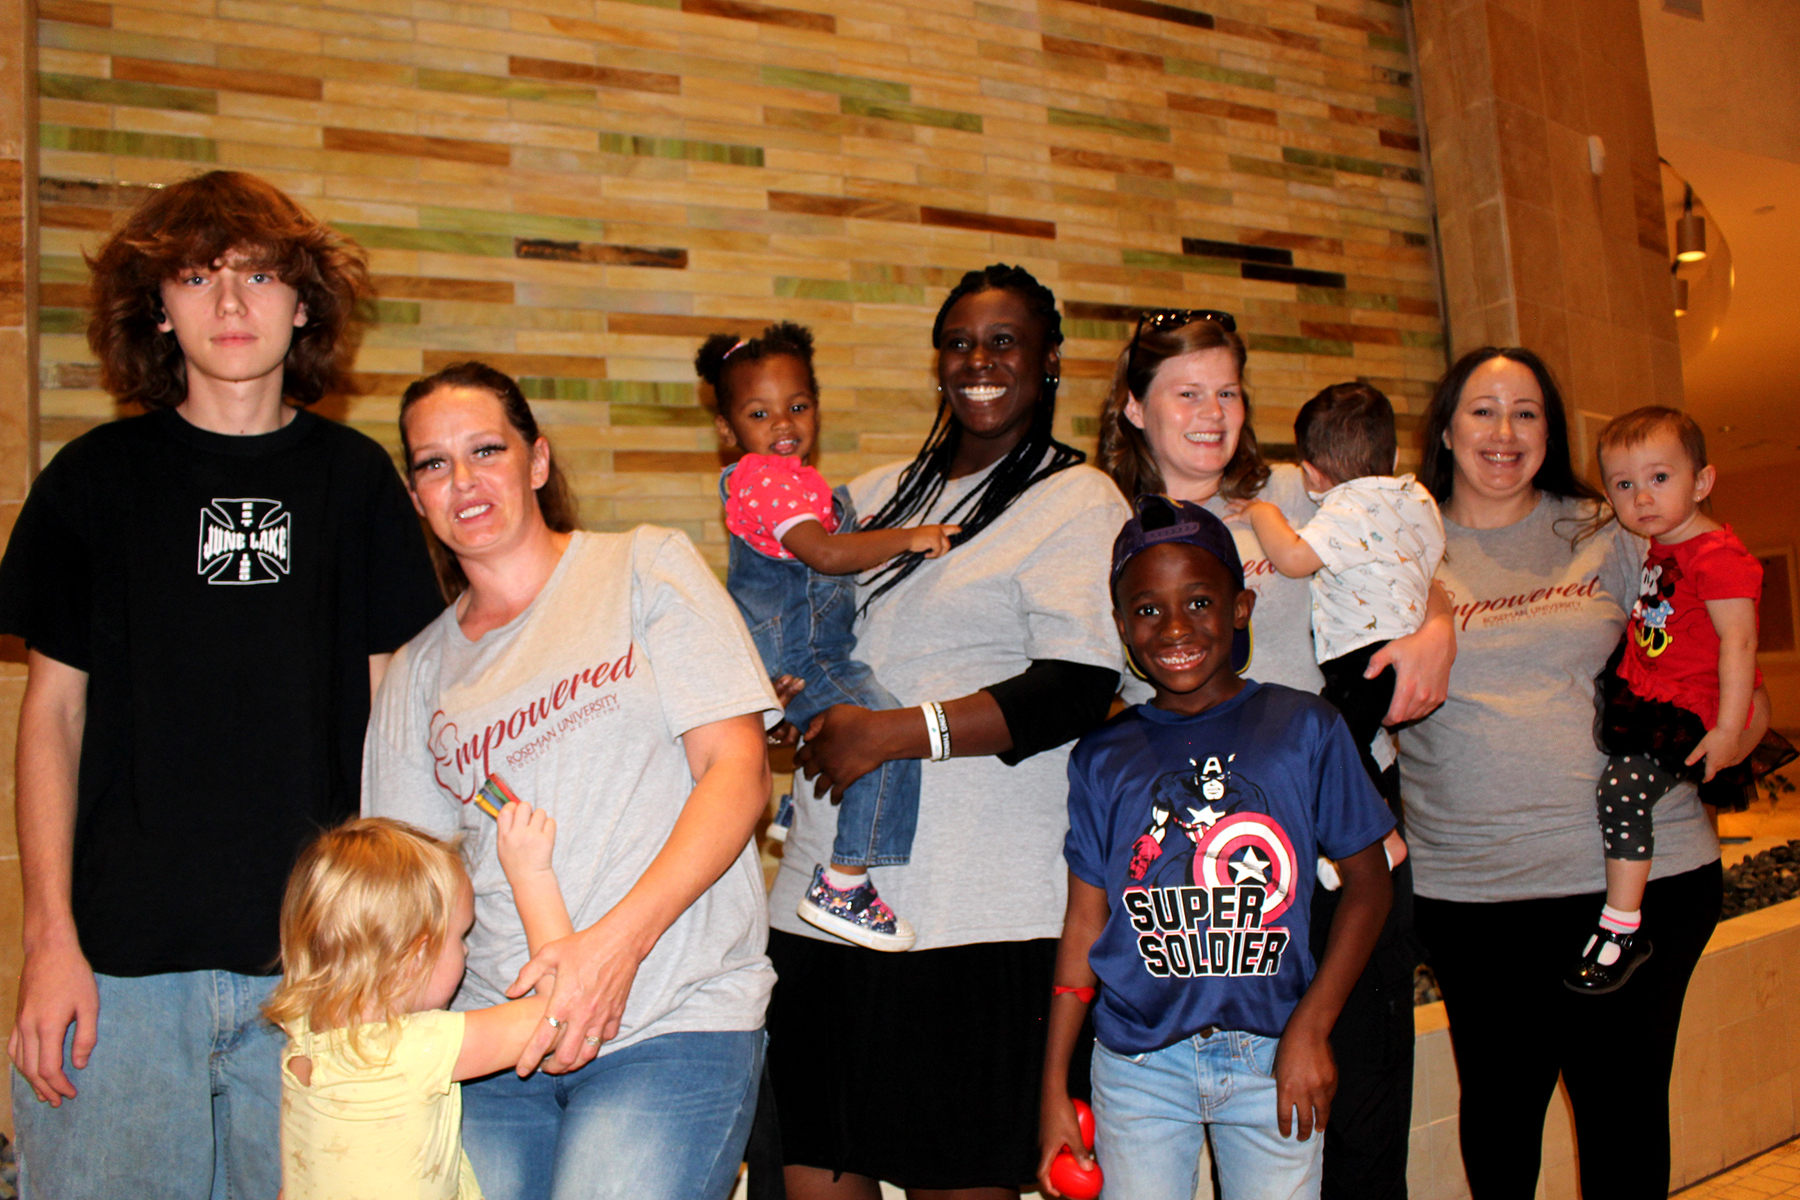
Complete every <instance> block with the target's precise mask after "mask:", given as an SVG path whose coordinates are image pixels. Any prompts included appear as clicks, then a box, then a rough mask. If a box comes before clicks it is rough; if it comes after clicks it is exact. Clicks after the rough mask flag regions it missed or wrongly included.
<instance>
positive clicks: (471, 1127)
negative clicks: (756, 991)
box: [462, 1029, 768, 1200]
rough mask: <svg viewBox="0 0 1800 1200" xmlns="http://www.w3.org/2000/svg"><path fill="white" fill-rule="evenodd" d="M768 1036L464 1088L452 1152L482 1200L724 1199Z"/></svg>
mask: <svg viewBox="0 0 1800 1200" xmlns="http://www.w3.org/2000/svg"><path fill="white" fill-rule="evenodd" d="M767 1041H768V1035H767V1034H765V1033H764V1032H763V1031H762V1030H760V1029H758V1030H755V1031H753V1032H749V1033H665V1034H663V1035H662V1036H661V1037H653V1038H647V1039H646V1040H644V1041H641V1042H638V1043H637V1044H636V1045H633V1046H627V1047H626V1048H625V1049H623V1050H619V1051H615V1052H614V1053H612V1054H606V1055H602V1056H601V1057H599V1058H596V1059H595V1060H594V1061H593V1062H591V1063H589V1064H588V1065H587V1066H585V1067H583V1068H581V1070H579V1071H576V1072H574V1073H573V1074H570V1075H547V1074H545V1073H544V1072H542V1071H539V1072H538V1073H537V1074H535V1075H533V1076H532V1077H531V1078H529V1079H520V1078H519V1077H518V1076H517V1075H515V1074H513V1073H512V1072H511V1071H502V1072H500V1073H499V1074H497V1075H490V1076H488V1077H487V1078H485V1079H481V1080H477V1081H475V1082H472V1083H465V1084H464V1085H463V1092H462V1096H463V1149H464V1150H466V1151H467V1152H468V1155H469V1162H470V1164H471V1165H472V1166H474V1168H475V1178H476V1179H477V1180H478V1181H479V1182H480V1183H481V1191H482V1194H483V1195H485V1196H486V1197H487V1200H615V1198H616V1200H625V1198H626V1197H629V1198H630V1200H725V1197H726V1196H728V1195H730V1193H731V1188H732V1185H733V1184H734V1183H735V1182H736V1181H737V1173H738V1165H739V1164H740V1163H742V1162H743V1161H744V1143H745V1142H746V1141H748V1140H749V1137H750V1118H751V1117H752V1116H753V1115H754V1114H755V1112H756V1085H757V1081H758V1080H759V1079H761V1077H762V1061H763V1047H764V1046H765V1045H766V1044H767Z"/></svg>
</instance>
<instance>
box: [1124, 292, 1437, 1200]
mask: <svg viewBox="0 0 1800 1200" xmlns="http://www.w3.org/2000/svg"><path fill="white" fill-rule="evenodd" d="M1246 358H1247V351H1246V349H1245V346H1244V341H1243V339H1242V337H1240V336H1239V334H1238V332H1237V321H1236V319H1235V318H1234V317H1233V316H1232V315H1231V314H1230V313H1225V312H1218V311H1216V310H1210V309H1204V310H1187V309H1160V310H1157V309H1153V310H1149V311H1147V312H1145V313H1144V314H1143V316H1142V317H1141V318H1140V319H1139V322H1138V326H1137V330H1136V332H1135V333H1134V334H1133V336H1132V339H1131V342H1130V343H1129V344H1128V345H1127V346H1126V348H1125V350H1124V352H1123V353H1121V354H1120V356H1119V362H1118V366H1117V368H1116V369H1115V371H1114V373H1113V386H1112V391H1111V394H1110V395H1109V396H1108V397H1107V400H1106V404H1105V406H1104V407H1103V409H1102V410H1101V418H1100V465H1101V466H1102V467H1103V468H1104V469H1105V470H1106V471H1107V472H1108V473H1109V474H1111V475H1112V477H1113V481H1114V482H1116V483H1117V484H1118V485H1119V488H1120V490H1121V491H1123V492H1124V493H1125V494H1126V495H1127V496H1131V497H1135V496H1141V495H1149V494H1153V493H1162V494H1165V495H1168V496H1170V497H1173V498H1175V499H1177V500H1189V501H1192V502H1194V503H1197V504H1200V505H1202V506H1203V507H1205V508H1206V509H1207V510H1208V511H1209V512H1211V513H1213V514H1214V515H1215V516H1218V517H1220V518H1221V519H1223V520H1224V521H1225V523H1226V526H1227V527H1228V528H1229V529H1230V530H1231V531H1232V535H1233V536H1234V538H1235V539H1236V541H1237V544H1238V553H1239V555H1240V557H1241V558H1242V560H1243V564H1244V576H1245V583H1246V585H1247V586H1248V587H1249V588H1250V589H1251V590H1252V591H1254V592H1255V593H1256V596H1257V600H1256V612H1255V616H1254V618H1253V621H1252V625H1251V637H1252V650H1251V660H1250V664H1249V666H1248V668H1247V669H1246V674H1248V675H1250V676H1252V677H1253V678H1255V679H1257V680H1259V681H1261V682H1264V683H1280V684H1286V685H1287V686H1289V687H1295V688H1301V689H1303V690H1305V691H1309V692H1317V691H1319V690H1320V689H1321V688H1322V687H1323V685H1324V679H1323V677H1322V676H1321V675H1320V673H1319V667H1318V662H1317V658H1316V655H1315V653H1314V649H1313V637H1312V598H1311V584H1310V582H1309V581H1308V580H1307V579H1305V578H1298V579H1291V578H1288V577H1287V576H1285V575H1283V574H1282V573H1281V572H1280V571H1278V570H1276V569H1275V567H1274V566H1273V564H1271V563H1270V561H1269V556H1268V555H1267V554H1266V553H1265V552H1264V550H1263V548H1262V546H1261V545H1260V544H1259V543H1258V541H1257V538H1256V532H1255V530H1254V529H1253V528H1252V527H1251V525H1250V522H1249V520H1248V519H1247V518H1246V517H1245V516H1243V515H1241V513H1240V512H1239V511H1238V509H1239V507H1240V506H1241V504H1242V502H1244V501H1248V500H1252V499H1256V500H1264V501H1267V502H1269V503H1271V504H1273V505H1274V506H1275V507H1276V508H1278V509H1280V510H1281V513H1282V515H1283V516H1284V517H1286V518H1287V522H1288V524H1289V525H1290V526H1291V527H1293V528H1295V529H1298V528H1300V527H1301V526H1302V525H1304V524H1305V523H1306V522H1307V521H1308V520H1310V519H1311V518H1312V516H1313V514H1314V513H1315V512H1316V511H1317V509H1318V505H1317V504H1315V503H1314V502H1313V500H1312V499H1311V497H1310V496H1308V494H1307V490H1306V483H1305V480H1304V479H1303V477H1302V474H1301V470H1300V468H1299V466H1297V465H1294V464H1288V463H1274V464H1271V463H1269V462H1267V461H1265V460H1264V458H1263V456H1262V453H1261V451H1260V449H1259V448H1258V445H1257V440H1256V431H1255V428H1254V427H1253V424H1252V414H1251V405H1250V398H1249V395H1248V393H1247V392H1246V390H1245V387H1244V366H1245V362H1246ZM1455 657H1456V635H1455V632H1454V630H1453V629H1452V625H1451V612H1450V603H1449V600H1448V598H1447V597H1446V596H1445V595H1444V593H1443V591H1442V589H1441V588H1438V587H1436V586H1435V585H1434V586H1433V588H1432V591H1431V595H1430V600H1429V606H1428V610H1427V616H1426V619H1425V622H1424V625H1423V626H1422V627H1421V628H1420V629H1419V631H1418V632H1417V633H1414V634H1412V635H1410V636H1407V637H1399V638H1395V639H1393V640H1392V641H1390V642H1389V643H1388V644H1387V646H1386V647H1385V648H1383V649H1382V650H1381V651H1380V652H1378V653H1377V654H1375V655H1374V656H1372V657H1371V659H1370V665H1369V673H1370V674H1371V675H1378V674H1380V673H1381V672H1382V671H1384V670H1389V669H1391V670H1392V671H1393V672H1394V675H1395V680H1394V699H1393V703H1392V705H1391V706H1390V707H1389V709H1388V711H1387V714H1386V723H1387V724H1389V725H1394V724H1399V723H1402V722H1406V721H1413V720H1417V719H1419V718H1421V717H1423V716H1425V715H1426V714H1428V713H1429V712H1431V711H1432V710H1433V709H1435V708H1436V707H1437V706H1438V705H1439V704H1441V703H1443V700H1444V695H1445V691H1446V689H1447V686H1448V683H1449V677H1450V665H1451V663H1452V662H1453V661H1454V659H1455ZM1147 694H1148V693H1147V689H1145V688H1144V687H1143V685H1141V684H1138V683H1137V682H1136V681H1135V680H1133V681H1128V683H1127V687H1126V699H1128V700H1134V699H1142V698H1143V697H1144V696H1145V695H1147ZM1336 899H1337V898H1336V895H1335V894H1334V893H1332V892H1329V891H1326V890H1325V889H1323V888H1320V889H1316V890H1315V893H1314V911H1313V916H1312V928H1314V929H1319V930H1324V929H1329V928H1330V926H1331V919H1330V918H1331V915H1332V911H1333V909H1334V908H1335V905H1336ZM1410 926H1411V877H1410V871H1409V868H1408V865H1407V864H1406V863H1404V862H1403V863H1401V864H1400V865H1399V867H1398V868H1397V869H1396V871H1395V873H1394V904H1393V910H1392V912H1391V913H1390V915H1389V918H1388V923H1387V927H1386V928H1385V929H1384V930H1383V933H1382V940H1381V942H1380V944H1378V945H1377V947H1376V949H1375V954H1374V956H1373V957H1372V958H1371V959H1370V963H1369V967H1368V969H1367V970H1365V971H1364V972H1363V976H1362V978H1361V979H1360V980H1359V981H1358V983H1357V986H1356V990H1355V992H1353V993H1352V995H1351V997H1350V1000H1349V1002H1348V1003H1347V1004H1346V1005H1345V1006H1344V1011H1343V1013H1342V1015H1341V1016H1340V1017H1339V1019H1338V1023H1337V1028H1336V1031H1335V1032H1334V1033H1333V1035H1332V1049H1333V1051H1334V1053H1335V1054H1336V1056H1337V1060H1338V1076H1339V1077H1338V1088H1337V1096H1336V1099H1335V1100H1334V1102H1333V1107H1332V1110H1331V1120H1330V1122H1329V1124H1328V1125H1327V1126H1326V1133H1325V1137H1326V1143H1325V1184H1324V1192H1323V1195H1324V1196H1325V1197H1327V1198H1328V1200H1336V1198H1344V1200H1350V1198H1355V1200H1365V1198H1366V1200H1386V1198H1388V1197H1403V1196H1404V1195H1405V1194H1406V1192H1405V1188H1406V1148H1407V1137H1408V1127H1409V1125H1410V1123H1411V1110H1412V1051H1413V1026H1412V970H1413V965H1414V963H1415V962H1416V961H1417V955H1416V954H1415V953H1414V951H1413V942H1412V937H1411V929H1410Z"/></svg>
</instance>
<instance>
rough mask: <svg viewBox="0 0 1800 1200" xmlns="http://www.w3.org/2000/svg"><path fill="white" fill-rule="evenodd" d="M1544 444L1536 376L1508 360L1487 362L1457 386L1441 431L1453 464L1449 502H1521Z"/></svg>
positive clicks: (1546, 446)
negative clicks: (1459, 388) (1459, 391)
mask: <svg viewBox="0 0 1800 1200" xmlns="http://www.w3.org/2000/svg"><path fill="white" fill-rule="evenodd" d="M1549 444H1550V431H1549V426H1548V425H1547V423H1546V422H1545V419H1544V390H1543V388H1541V387H1539V386H1538V381H1537V376H1536V375H1533V374H1532V373H1531V368H1530V367H1527V366H1526V365H1525V364H1524V363H1518V362H1514V361H1513V360H1512V359H1510V358H1505V357H1497V358H1490V359H1488V360H1487V361H1486V362H1484V363H1482V364H1481V365H1480V366H1479V367H1476V368H1475V370H1474V372H1473V373H1472V374H1471V375H1470V376H1469V381H1468V382H1467V383H1465V384H1464V385H1463V389H1462V395H1461V396H1460V397H1458V399H1457V401H1456V412H1455V413H1454V414H1452V415H1451V417H1450V427H1449V428H1448V429H1446V430H1445V431H1444V447H1445V449H1447V450H1449V451H1450V455H1451V458H1452V460H1453V461H1454V462H1455V464H1456V465H1455V484H1454V487H1453V491H1452V497H1453V499H1454V500H1456V501H1462V502H1475V503H1481V502H1487V503H1490V504H1493V503H1507V502H1517V501H1519V500H1521V499H1523V498H1524V497H1525V496H1526V495H1528V494H1529V493H1531V491H1532V482H1531V481H1532V480H1533V479H1535V478H1537V473H1538V469H1539V468H1540V467H1542V466H1543V465H1544V456H1545V454H1546V453H1547V452H1548V449H1549Z"/></svg>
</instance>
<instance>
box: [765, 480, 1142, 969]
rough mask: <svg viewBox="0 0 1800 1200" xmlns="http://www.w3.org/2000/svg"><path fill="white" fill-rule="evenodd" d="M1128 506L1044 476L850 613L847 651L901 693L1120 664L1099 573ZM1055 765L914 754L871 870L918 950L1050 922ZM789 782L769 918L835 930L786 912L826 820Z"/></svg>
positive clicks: (1058, 775)
mask: <svg viewBox="0 0 1800 1200" xmlns="http://www.w3.org/2000/svg"><path fill="white" fill-rule="evenodd" d="M904 465H905V464H901V463H896V464H893V465H891V466H887V467H881V468H878V469H877V470H874V471H871V472H870V473H868V474H866V475H863V476H861V477H860V478H858V479H857V480H855V481H854V482H853V483H852V484H851V485H850V494H851V497H852V499H854V500H855V502H856V509H857V511H858V512H862V513H873V512H874V511H876V509H878V508H880V507H881V505H882V503H883V502H885V501H886V500H887V499H888V498H889V497H890V496H892V495H893V494H894V487H895V484H896V481H897V480H898V478H899V475H900V471H901V469H902V467H903V466H904ZM985 476H986V472H981V473H978V474H975V475H971V476H967V477H965V478H963V479H958V480H954V481H952V482H951V483H950V484H949V485H948V486H947V487H946V488H945V489H944V494H943V495H942V496H941V497H940V498H939V500H938V502H937V504H936V505H935V506H934V507H933V508H932V510H931V512H930V513H928V514H926V515H925V516H924V518H923V519H922V521H923V522H936V521H942V520H943V519H944V513H945V512H947V511H948V510H949V509H950V507H951V506H952V505H954V504H955V503H956V502H957V501H958V500H960V499H962V498H963V497H964V496H966V495H967V494H968V493H969V491H971V490H972V489H973V488H974V487H975V486H976V485H977V484H978V483H980V482H981V480H982V479H983V478H985ZM1127 515H1128V513H1127V510H1126V507H1125V501H1124V499H1123V498H1122V497H1121V496H1120V495H1119V492H1118V489H1117V488H1115V487H1114V486H1113V484H1112V481H1111V480H1110V479H1108V478H1107V477H1106V476H1105V475H1102V474H1101V473H1100V472H1098V471H1096V470H1094V469H1093V468H1092V467H1086V466H1078V467H1071V468H1069V469H1068V470H1066V471H1061V472H1058V473H1057V474H1055V475H1052V476H1051V477H1050V478H1048V479H1046V480H1044V481H1042V482H1041V483H1039V484H1037V485H1036V486H1034V487H1033V488H1032V489H1031V490H1030V491H1028V492H1026V493H1025V494H1024V495H1023V496H1021V497H1019V498H1018V499H1017V500H1015V501H1014V502H1013V505H1012V507H1011V508H1009V509H1007V510H1006V511H1005V512H1004V513H1002V514H1001V515H1000V517H999V519H998V520H996V521H995V522H994V523H993V524H992V525H990V526H988V527H987V528H986V529H984V530H983V531H982V532H981V535H980V536H979V537H977V538H975V539H974V540H973V541H971V542H969V543H968V544H967V545H963V546H958V547H957V548H956V549H954V550H952V551H950V553H948V554H946V555H945V556H944V557H942V558H939V559H936V560H933V561H930V562H926V563H925V564H923V565H922V566H920V567H919V569H918V570H917V571H915V572H914V573H913V575H912V576H911V578H909V579H907V581H906V582H905V583H903V584H901V585H900V586H899V587H897V588H895V589H894V590H893V591H891V592H889V593H887V595H885V596H882V597H881V598H880V599H879V600H876V601H875V602H874V604H873V605H871V607H870V610H869V612H868V614H867V616H866V617H865V618H863V619H862V620H861V621H860V622H859V623H858V627H857V643H856V657H857V658H858V659H860V660H862V661H863V662H866V663H868V664H869V665H870V666H871V667H873V668H874V669H875V675H876V678H878V679H880V680H881V682H882V684H883V685H884V686H886V688H887V689H888V691H890V692H892V693H893V694H894V696H895V698H896V699H898V700H899V701H900V703H902V704H907V705H916V704H921V703H923V702H924V701H927V700H953V699H955V698H957V697H959V696H966V695H969V694H970V693H971V692H975V691H979V690H980V689H981V688H983V687H986V686H987V685H989V684H992V683H998V682H1000V681H1001V680H1003V679H1010V678H1012V677H1013V676H1014V675H1018V674H1019V673H1021V672H1022V671H1024V670H1025V669H1026V668H1027V667H1029V666H1030V665H1031V660H1032V659H1039V658H1059V659H1065V660H1068V661H1070V662H1079V663H1091V664H1093V665H1095V666H1102V667H1108V668H1111V669H1112V670H1115V671H1117V670H1120V669H1121V668H1122V666H1123V663H1122V659H1123V651H1122V649H1121V647H1120V645H1119V635H1118V632H1117V631H1116V630H1115V629H1114V627H1113V621H1112V602H1111V601H1110V600H1109V599H1108V597H1107V589H1106V579H1107V568H1108V565H1109V564H1110V562H1111V557H1112V543H1113V539H1114V538H1115V537H1116V536H1118V532H1119V529H1120V527H1121V526H1122V525H1124V523H1125V519H1126V517H1127ZM869 591H870V589H863V592H862V596H863V598H864V599H866V598H867V597H868V595H869ZM914 711H915V712H917V710H916V709H915V710H914ZM918 719H919V720H920V721H921V722H923V721H924V719H925V718H924V716H923V715H920V716H919V718H918ZM1068 761H1069V747H1068V746H1061V747H1058V748H1057V749H1054V750H1046V751H1044V752H1043V753H1042V754H1037V755H1033V756H1032V757H1030V758H1028V759H1026V760H1025V761H1024V762H1022V763H1020V764H1019V765H1018V766H1016V767H1009V766H1007V765H1006V764H1005V763H1003V762H1001V761H1000V760H999V759H998V758H993V757H984V758H953V759H950V760H949V761H947V762H926V763H923V764H921V765H922V767H923V770H922V772H921V774H922V776H923V778H922V781H921V785H920V798H919V826H918V832H917V834H916V835H915V837H914V839H913V849H912V861H911V862H910V863H908V864H907V865H906V866H903V867H876V868H875V869H874V871H873V875H874V878H875V883H876V886H877V887H878V888H879V889H880V891H881V895H882V898H883V899H884V900H886V901H888V902H889V903H890V904H892V905H893V907H894V910H895V911H896V912H898V913H899V914H900V915H901V916H903V917H905V918H906V919H907V920H908V921H911V922H912V924H913V927H914V929H916V930H917V931H918V942H917V943H916V948H917V949H931V948H935V947H939V946H959V945H966V944H970V943H974V942H1008V941H1020V940H1024V939H1026V938H1053V937H1056V936H1058V935H1059V934H1061V932H1062V918H1063V903H1064V897H1065V892H1066V888H1067V879H1068V876H1067V872H1066V868H1065V867H1064V866H1063V860H1062V843H1063V834H1064V833H1066V832H1067V830H1068V827H1069V814H1068V795H1069V783H1068ZM796 784H797V786H796V788H795V805H796V812H795V814H794V827H793V831H792V832H791V833H790V834H789V835H788V842H787V848H786V850H785V851H784V852H783V854H782V860H781V872H780V874H779V875H778V876H777V878H776V880H775V889H774V892H773V894H772V896H771V897H770V905H771V908H770V912H771V917H770V921H771V923H772V924H773V925H774V927H775V928H777V929H780V930H784V931H785V932H788V933H797V934H801V935H804V936H806V937H813V938H820V939H823V940H833V941H835V940H836V939H832V938H829V936H828V935H826V934H822V933H820V932H819V931H818V930H816V929H814V928H813V927H812V926H811V925H808V924H806V923H805V922H803V921H801V920H800V918H798V917H797V916H795V915H794V906H795V905H796V904H797V903H798V902H799V900H800V896H801V894H802V893H803V892H804V891H805V888H806V885H807V884H808V882H810V880H811V877H812V870H813V866H814V865H815V864H817V863H821V862H824V861H826V859H827V858H828V857H829V856H830V854H831V840H832V834H833V831H834V829H835V810H834V809H833V808H832V807H831V806H830V804H829V802H827V801H825V800H820V799H816V798H815V797H813V795H812V794H811V789H810V787H809V786H808V785H807V784H806V783H805V781H804V780H798V779H797V780H796Z"/></svg>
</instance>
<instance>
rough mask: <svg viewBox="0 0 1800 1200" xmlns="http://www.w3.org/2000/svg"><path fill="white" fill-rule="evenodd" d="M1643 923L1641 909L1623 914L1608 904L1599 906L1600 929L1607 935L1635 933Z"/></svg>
mask: <svg viewBox="0 0 1800 1200" xmlns="http://www.w3.org/2000/svg"><path fill="white" fill-rule="evenodd" d="M1643 923H1644V914H1643V910H1642V909H1633V910H1632V911H1631V912H1624V911H1622V910H1620V909H1617V908H1614V907H1613V906H1612V905H1610V904H1602V905H1601V906H1600V928H1602V929H1604V930H1606V931H1607V932H1609V933H1621V934H1624V933H1636V932H1637V931H1638V926H1639V925H1641V924H1643Z"/></svg>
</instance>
